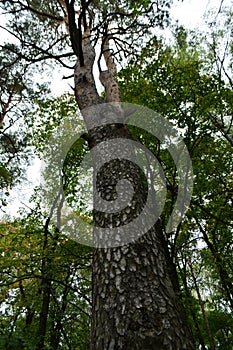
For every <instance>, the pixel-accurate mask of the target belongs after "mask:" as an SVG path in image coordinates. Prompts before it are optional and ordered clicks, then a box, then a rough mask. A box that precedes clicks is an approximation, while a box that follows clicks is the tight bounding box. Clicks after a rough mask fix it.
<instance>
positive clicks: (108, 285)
mask: <svg viewBox="0 0 233 350" xmlns="http://www.w3.org/2000/svg"><path fill="white" fill-rule="evenodd" d="M105 43H106V45H105V52H106V53H108V54H105V60H106V65H107V68H108V70H107V71H105V72H104V73H103V72H102V74H101V81H102V84H103V85H104V87H105V89H106V97H107V99H108V102H112V101H116V100H118V99H119V95H118V92H119V89H118V85H117V82H116V79H115V77H114V74H115V70H114V69H111V68H112V66H113V64H114V62H113V60H111V59H110V58H109V54H110V51H109V49H108V46H107V45H108V42H107V41H106V42H105ZM82 44H83V46H82V51H83V59H84V65H83V66H82V65H81V64H80V61H79V59H78V62H77V64H76V68H75V95H76V100H77V103H78V105H79V108H80V109H81V110H84V109H86V108H88V107H92V106H93V105H97V104H99V103H101V99H100V97H99V95H98V93H97V90H96V87H95V82H94V78H93V74H92V68H93V63H94V59H95V52H94V50H93V48H92V46H91V42H90V37H89V33H88V31H86V32H85V33H84V36H83V40H82ZM109 76H110V78H111V79H110V78H109ZM109 79H110V80H109ZM107 80H108V81H107ZM112 92H113V96H112V101H111V93H112ZM93 111H95V109H92V112H93ZM118 112H119V110H118ZM83 116H84V119H85V122H86V124H87V127H88V129H90V124H91V123H92V121H91V118H92V116H90V113H88V112H87V110H84V111H83ZM93 118H94V115H93ZM99 118H101V115H99ZM123 131H124V132H123ZM113 138H130V135H129V133H128V131H127V129H126V128H125V126H124V125H123V124H122V125H120V126H119V125H116V124H114V123H113V124H112V125H108V126H106V127H102V128H92V129H91V130H89V135H88V140H89V146H90V148H93V147H94V146H96V145H98V144H100V143H101V142H102V141H106V140H109V139H113ZM127 152H133V151H132V149H128V150H125V154H126V153H127ZM100 157H101V156H100ZM102 157H103V158H104V154H103V155H102ZM97 158H98V155H97ZM123 158H124V157H123ZM95 161H96V160H94V163H95ZM94 167H95V164H94ZM119 173H124V176H125V177H126V178H127V179H128V180H130V181H131V182H132V183H133V186H134V190H135V194H134V197H133V199H134V210H131V212H130V214H128V212H126V211H124V210H123V211H122V212H121V213H120V214H117V215H115V216H114V215H108V216H106V215H105V213H103V212H98V211H95V212H94V223H95V225H96V226H98V227H110V226H109V225H110V223H111V224H113V225H114V224H115V225H116V226H117V225H120V226H122V225H124V224H125V223H127V222H129V221H131V219H133V218H135V217H136V216H137V215H138V213H139V212H140V210H141V209H140V208H142V207H143V205H144V204H145V200H146V190H145V187H144V185H143V181H142V176H141V173H140V171H139V170H138V169H137V168H135V167H133V166H131V163H130V162H128V161H125V162H124V161H121V162H119V161H117V160H116V161H113V162H111V164H110V165H109V166H108V167H107V169H104V170H103V173H102V178H101V179H102V180H101V181H100V182H101V184H100V187H101V191H102V195H103V197H104V196H106V194H107V190H108V191H109V187H111V191H112V192H114V188H115V187H116V184H117V182H118V180H119ZM105 181H106V184H108V186H105ZM107 187H108V188H107ZM108 193H109V192H108ZM113 197H114V196H113ZM124 214H125V215H124ZM126 214H127V215H126ZM94 235H95V231H94ZM161 236H162V232H161V231H160V228H159V226H158V225H155V226H154V227H153V228H152V229H151V230H150V231H148V232H147V233H146V234H145V235H144V236H142V237H141V238H139V239H138V240H137V241H136V242H134V243H131V244H127V245H123V246H121V247H116V248H96V249H95V251H94V257H93V309H92V329H91V345H90V349H91V350H110V349H112V350H114V349H116V350H119V349H126V350H131V349H132V350H137V349H140V350H147V349H148V350H153V349H156V350H157V349H160V350H163V349H164V350H165V349H177V350H178V349H190V350H191V349H194V345H193V340H192V336H191V333H190V330H189V327H188V325H187V323H186V321H185V317H184V315H183V313H182V312H181V308H180V307H179V302H178V301H177V298H176V295H175V292H174V284H173V283H172V278H171V271H172V268H171V264H170V260H167V259H166V256H167V252H165V250H164V243H163V242H162V240H161ZM94 239H95V237H94Z"/></svg>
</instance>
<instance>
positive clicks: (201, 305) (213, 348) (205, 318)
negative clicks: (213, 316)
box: [189, 260, 215, 350]
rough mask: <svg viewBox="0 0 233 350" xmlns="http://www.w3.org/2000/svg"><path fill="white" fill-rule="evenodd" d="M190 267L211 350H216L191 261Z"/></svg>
mask: <svg viewBox="0 0 233 350" xmlns="http://www.w3.org/2000/svg"><path fill="white" fill-rule="evenodd" d="M189 267H190V271H191V276H192V279H193V282H194V286H195V289H196V292H197V297H198V301H199V305H200V309H201V312H202V316H203V318H204V321H205V325H206V330H207V334H208V338H209V342H210V350H215V345H214V340H213V335H212V332H211V328H210V324H209V320H208V317H207V314H206V311H205V305H204V303H203V300H202V297H201V293H200V289H199V287H198V283H197V279H196V277H195V274H194V271H193V266H192V262H191V260H189Z"/></svg>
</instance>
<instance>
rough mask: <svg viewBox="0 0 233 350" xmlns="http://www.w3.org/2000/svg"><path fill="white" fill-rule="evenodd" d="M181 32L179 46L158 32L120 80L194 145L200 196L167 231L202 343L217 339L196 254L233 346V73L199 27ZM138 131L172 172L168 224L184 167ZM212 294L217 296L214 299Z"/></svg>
mask: <svg viewBox="0 0 233 350" xmlns="http://www.w3.org/2000/svg"><path fill="white" fill-rule="evenodd" d="M174 34H175V42H174V44H173V46H172V45H170V46H168V45H165V44H164V43H163V41H162V40H160V39H158V38H154V39H152V40H151V41H150V42H149V43H148V44H147V45H146V46H145V48H143V49H142V53H141V55H140V56H139V57H137V58H134V59H132V60H131V63H130V65H129V66H127V67H126V68H125V69H123V70H122V71H121V72H120V73H119V74H118V81H119V84H120V87H121V96H122V99H123V101H127V102H132V103H136V104H143V105H146V106H148V107H149V108H151V109H153V110H155V111H156V112H158V113H160V114H161V115H163V116H164V117H165V118H167V119H168V120H169V121H170V122H171V123H172V124H173V125H174V126H176V128H177V129H178V130H179V131H180V134H181V135H182V136H183V139H184V141H185V143H186V145H187V147H188V149H189V153H190V155H191V158H192V165H193V170H194V192H193V198H192V203H191V206H190V209H189V211H188V213H187V215H186V218H185V219H184V220H183V222H182V224H181V225H180V226H179V227H178V228H177V232H174V233H172V234H171V235H170V236H169V237H167V238H168V242H169V246H170V252H171V255H172V256H173V258H174V259H175V261H176V264H177V268H178V270H179V278H180V282H181V295H182V296H183V298H184V301H183V302H184V305H185V308H186V311H187V313H188V315H189V318H190V321H191V323H192V325H193V326H192V328H193V332H194V334H195V337H196V339H197V344H200V342H202V343H203V341H204V342H205V344H206V346H207V347H208V348H209V346H210V341H209V334H208V332H207V325H206V320H205V319H204V318H203V317H204V316H203V313H202V311H201V304H200V303H201V300H199V299H198V298H197V291H196V288H195V285H193V276H192V274H191V273H190V266H189V264H190V259H191V260H193V261H194V264H195V266H194V273H195V275H196V278H197V280H198V286H199V289H200V290H199V292H200V293H201V297H202V298H203V303H204V305H205V306H204V308H205V309H206V313H207V319H208V320H209V324H210V327H211V330H212V337H213V341H214V343H215V346H216V348H219V349H230V348H231V345H230V344H231V343H232V323H231V321H230V320H229V319H230V315H229V309H232V308H233V303H232V282H231V281H232V277H233V270H232V263H231V262H232V258H233V256H232V249H231V248H230V247H231V246H232V219H231V217H232V173H233V167H232V165H233V164H232V146H233V144H231V143H230V142H229V140H228V139H227V138H226V137H225V134H224V130H228V132H229V133H230V130H231V125H232V115H233V109H232V106H233V93H232V86H231V80H230V77H229V79H227V80H224V79H223V78H222V76H221V75H220V74H218V72H216V71H215V69H213V62H214V52H213V51H212V55H211V51H210V52H206V45H202V43H203V39H202V37H201V36H200V35H199V37H197V34H195V39H196V41H194V39H193V37H192V36H193V33H188V32H187V31H185V30H184V28H183V27H177V28H175V30H174ZM219 40H220V39H219ZM207 57H208V59H207ZM229 59H230V58H229ZM215 63H216V62H215ZM224 64H225V62H224ZM216 121H217V122H216ZM130 130H131V133H132V135H133V137H134V139H135V140H137V141H140V142H142V143H143V144H144V145H145V146H146V147H147V148H149V149H150V150H151V151H152V152H153V153H154V154H155V155H156V157H157V158H158V159H159V161H160V163H161V165H162V168H163V171H164V173H165V176H166V182H167V190H168V192H167V200H166V205H165V208H164V212H163V216H162V217H161V223H162V225H163V227H164V228H165V227H166V222H167V220H168V218H169V215H170V212H171V210H172V208H173V206H174V203H175V200H176V196H177V178H176V175H177V174H176V169H175V167H174V164H173V162H172V159H171V157H170V156H169V154H168V153H167V152H166V151H165V150H163V149H162V148H161V147H160V144H159V142H158V141H157V140H154V139H153V138H151V137H150V136H149V135H144V133H143V132H142V131H141V130H138V129H136V128H130ZM207 298H208V299H209V300H211V302H210V303H208V304H206V302H205V300H206V299H207ZM213 309H214V310H215V309H217V310H219V311H218V312H217V311H213ZM218 315H219V319H220V320H221V321H220V322H219V324H218ZM217 325H218V326H217ZM201 337H202V338H203V339H204V340H202V341H201Z"/></svg>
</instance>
